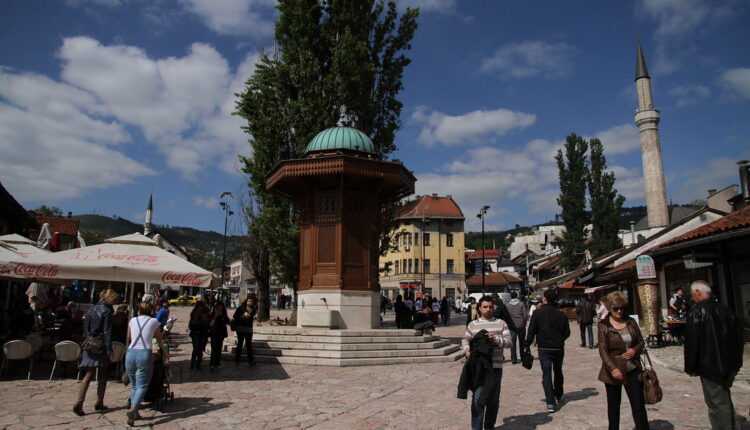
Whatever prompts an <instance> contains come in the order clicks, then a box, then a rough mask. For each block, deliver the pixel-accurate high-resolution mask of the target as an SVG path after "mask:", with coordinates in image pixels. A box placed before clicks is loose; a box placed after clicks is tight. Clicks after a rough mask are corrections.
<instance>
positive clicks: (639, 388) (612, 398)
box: [598, 291, 649, 430]
mask: <svg viewBox="0 0 750 430" xmlns="http://www.w3.org/2000/svg"><path fill="white" fill-rule="evenodd" d="M606 301H607V305H608V307H609V315H608V317H607V318H604V319H603V320H601V321H599V327H598V329H599V332H598V335H599V336H598V340H599V356H601V359H602V367H601V370H600V371H599V380H600V381H602V382H604V387H605V388H606V390H607V417H608V419H609V429H610V430H617V429H619V428H620V402H621V400H622V387H623V386H624V387H625V392H626V393H627V395H628V399H629V400H630V409H631V411H632V413H633V422H634V423H635V428H636V430H642V429H648V428H649V427H648V417H647V415H646V403H645V400H644V397H643V382H641V380H640V379H639V378H638V376H639V375H640V373H641V370H642V366H641V361H640V355H641V353H642V352H643V349H644V346H645V344H644V342H643V336H642V335H641V330H640V328H639V327H638V324H637V323H636V322H635V320H633V319H632V318H630V317H629V316H628V315H627V313H626V312H625V306H627V304H628V300H627V299H626V298H625V296H624V295H623V294H622V293H621V292H619V291H615V292H613V293H610V294H608V295H607V297H606Z"/></svg>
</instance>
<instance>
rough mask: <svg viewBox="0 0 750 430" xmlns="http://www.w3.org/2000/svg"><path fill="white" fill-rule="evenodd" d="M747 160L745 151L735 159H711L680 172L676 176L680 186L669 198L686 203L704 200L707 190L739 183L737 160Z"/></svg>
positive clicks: (749, 152)
mask: <svg viewBox="0 0 750 430" xmlns="http://www.w3.org/2000/svg"><path fill="white" fill-rule="evenodd" d="M749 158H750V151H745V152H744V153H742V154H739V155H738V157H737V158H736V159H731V158H712V159H709V160H706V162H705V163H704V164H703V165H701V166H698V167H696V168H694V169H689V170H685V171H682V172H680V173H679V175H678V176H677V180H678V181H679V184H680V186H679V187H675V188H676V189H674V191H673V192H671V193H670V197H671V198H673V199H674V201H675V202H682V203H687V202H690V201H693V200H695V199H705V198H706V196H707V195H708V190H709V189H722V188H724V187H726V186H728V185H731V184H736V183H738V182H737V181H739V174H738V173H737V172H738V168H737V160H743V159H744V160H747V159H749ZM676 182H677V181H676Z"/></svg>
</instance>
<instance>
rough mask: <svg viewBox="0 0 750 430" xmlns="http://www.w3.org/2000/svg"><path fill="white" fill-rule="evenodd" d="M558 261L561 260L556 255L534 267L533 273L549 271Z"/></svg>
mask: <svg viewBox="0 0 750 430" xmlns="http://www.w3.org/2000/svg"><path fill="white" fill-rule="evenodd" d="M560 260H562V258H561V257H560V256H559V255H556V256H554V257H552V258H550V259H549V260H547V261H546V262H544V263H542V264H541V265H539V266H537V267H535V268H534V272H538V271H540V270H545V269H549V268H550V267H552V266H554V265H556V264H558V263H560Z"/></svg>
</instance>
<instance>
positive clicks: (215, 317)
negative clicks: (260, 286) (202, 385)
mask: <svg viewBox="0 0 750 430" xmlns="http://www.w3.org/2000/svg"><path fill="white" fill-rule="evenodd" d="M227 324H229V316H227V308H226V306H225V305H224V303H223V302H221V301H218V302H216V305H215V306H214V309H213V310H212V311H211V315H210V316H209V319H208V335H209V337H210V338H211V359H210V361H209V363H208V365H209V370H211V371H212V372H213V371H214V369H216V368H217V367H221V350H222V349H223V348H224V339H226V338H227V336H228V333H227Z"/></svg>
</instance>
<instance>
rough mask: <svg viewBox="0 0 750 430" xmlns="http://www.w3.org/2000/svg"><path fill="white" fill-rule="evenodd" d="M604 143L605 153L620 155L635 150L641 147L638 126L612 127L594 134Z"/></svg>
mask: <svg viewBox="0 0 750 430" xmlns="http://www.w3.org/2000/svg"><path fill="white" fill-rule="evenodd" d="M593 137H598V138H599V140H601V142H602V145H604V155H605V156H607V155H618V154H627V153H629V152H633V151H635V150H637V149H640V147H641V140H640V136H639V134H638V128H637V127H636V126H635V125H633V124H623V125H616V126H614V127H610V128H608V129H606V130H602V131H600V132H598V133H596V134H594V135H593Z"/></svg>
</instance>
